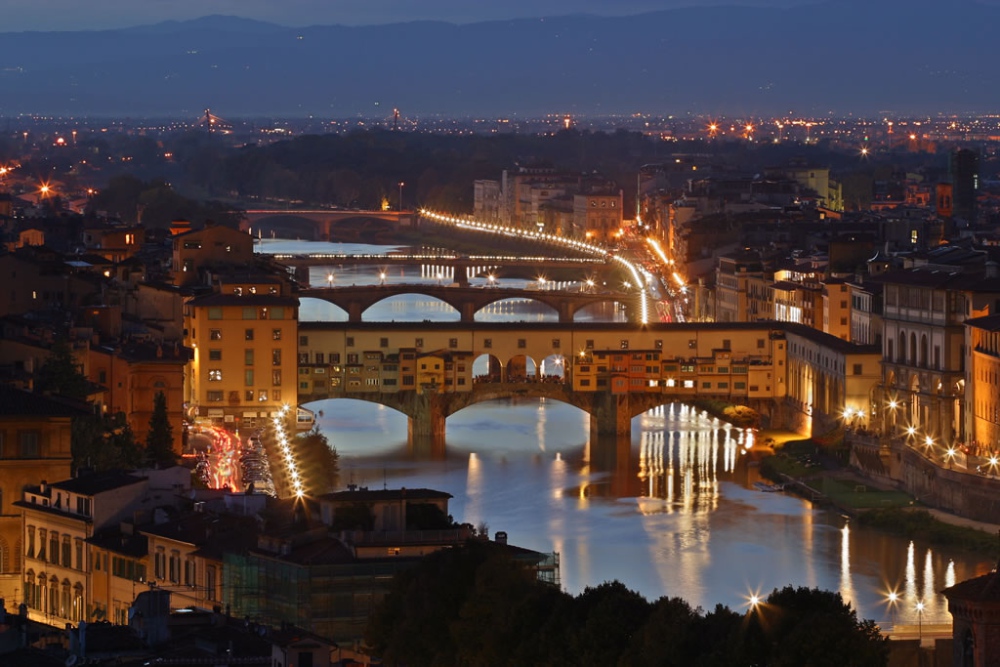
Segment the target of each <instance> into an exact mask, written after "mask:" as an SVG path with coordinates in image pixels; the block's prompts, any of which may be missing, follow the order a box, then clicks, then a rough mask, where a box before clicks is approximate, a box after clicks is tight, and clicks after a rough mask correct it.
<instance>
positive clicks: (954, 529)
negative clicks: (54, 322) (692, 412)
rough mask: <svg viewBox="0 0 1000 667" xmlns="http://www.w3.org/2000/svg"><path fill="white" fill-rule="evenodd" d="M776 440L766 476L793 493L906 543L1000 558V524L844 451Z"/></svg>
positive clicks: (764, 463) (767, 457)
mask: <svg viewBox="0 0 1000 667" xmlns="http://www.w3.org/2000/svg"><path fill="white" fill-rule="evenodd" d="M762 435H764V434H762ZM774 442H775V445H774V448H773V454H772V453H771V452H770V451H764V452H762V454H763V458H762V460H761V474H762V475H763V476H765V477H766V478H768V479H770V480H771V481H773V482H775V483H778V484H783V485H784V487H785V489H786V490H787V491H789V492H790V493H794V494H796V495H798V496H800V497H803V498H806V499H808V500H810V501H812V502H814V503H816V504H818V505H825V506H829V507H831V508H833V509H836V510H837V511H839V512H842V513H843V514H845V515H848V516H851V517H854V518H856V519H857V520H858V521H859V522H861V523H864V524H866V525H869V526H872V527H874V528H876V529H878V530H880V531H883V532H887V533H890V534H893V535H898V536H900V537H904V538H906V539H911V540H920V541H923V542H927V543H929V544H933V545H939V546H943V545H947V546H949V547H956V546H957V547H959V548H961V549H963V550H966V551H969V552H971V553H975V554H977V555H981V556H984V557H988V558H991V559H996V558H997V557H998V556H1000V553H998V552H1000V548H998V544H997V537H996V536H997V532H998V531H1000V523H989V522H984V521H975V520H972V519H966V518H964V517H960V516H957V515H955V514H951V513H949V512H946V511H944V510H941V509H937V508H933V507H929V506H926V505H924V504H922V503H921V502H920V501H919V500H918V499H917V498H914V497H913V496H911V495H909V494H907V493H906V492H904V491H902V490H900V489H899V488H897V487H895V486H894V485H893V484H892V483H890V482H887V481H884V480H878V479H872V478H869V477H866V476H864V475H862V474H861V473H859V472H858V471H856V470H853V469H852V468H850V467H849V466H847V465H846V464H845V463H844V462H843V461H842V458H843V457H842V455H840V454H839V452H835V451H831V450H830V449H829V448H824V447H823V446H821V445H819V444H817V443H816V442H814V441H812V440H801V439H799V440H795V439H791V438H789V439H785V440H784V442H780V443H779V442H778V441H777V440H775V441H774ZM768 449H770V448H768Z"/></svg>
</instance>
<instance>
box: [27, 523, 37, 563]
mask: <svg viewBox="0 0 1000 667" xmlns="http://www.w3.org/2000/svg"><path fill="white" fill-rule="evenodd" d="M26 555H27V557H28V558H34V557H35V527H34V526H28V550H27V553H26Z"/></svg>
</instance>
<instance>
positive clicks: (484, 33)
mask: <svg viewBox="0 0 1000 667" xmlns="http://www.w3.org/2000/svg"><path fill="white" fill-rule="evenodd" d="M998 26H1000V8H998V7H996V6H986V5H980V4H976V3H974V2H971V1H970V0H949V1H948V2H939V1H935V2H932V1H931V0H864V1H862V0H830V1H828V2H825V3H821V4H817V5H809V6H802V7H797V8H793V9H762V8H750V7H738V8H737V7H711V8H697V9H694V8H691V9H677V10H666V11H662V12H655V13H649V14H644V15H640V16H631V17H622V18H602V17H594V16H568V17H558V18H547V19H524V20H516V21H495V22H486V23H475V24H469V25H461V26H458V25H452V24H447V23H439V22H415V23H403V24H394V25H386V26H370V27H344V26H315V27H309V28H285V27H281V26H276V25H271V24H268V23H261V22H258V21H250V20H247V19H238V18H233V17H220V16H213V17H206V18H204V19H199V20H196V21H188V22H167V23H161V24H157V25H155V26H145V27H141V28H131V29H125V30H108V31H93V32H53V33H38V32H35V33H3V34H0V43H2V44H3V45H4V48H3V49H2V50H0V114H2V115H11V114H15V113H31V112H34V113H46V114H64V115H65V114H74V115H119V116H120V115H131V116H149V115H188V116H191V117H192V118H194V117H196V116H198V115H199V114H200V113H201V110H202V109H204V108H205V107H211V108H212V109H213V110H217V111H218V112H219V113H220V114H221V115H223V116H226V117H239V116H265V115H266V116H272V115H295V116H304V115H307V114H315V115H320V116H324V117H347V116H353V115H356V114H363V115H366V116H378V115H385V116H388V115H389V113H391V109H392V108H393V107H399V108H400V109H402V110H403V111H404V112H405V114H406V115H407V116H419V115H426V114H440V115H445V116H463V115H497V114H522V115H527V114H538V113H550V112H560V113H562V112H568V113H578V114H613V113H630V112H635V111H639V110H641V111H645V112H653V113H684V112H688V111H693V112H703V113H727V114H751V113H754V114H760V113H770V112H782V111H788V110H795V111H796V112H800V113H826V112H834V113H848V112H855V113H870V112H877V111H882V110H891V111H898V112H927V113H930V112H935V111H965V110H968V111H987V110H995V109H996V107H997V101H998V100H997V94H996V91H997V90H998V89H1000V86H998V85H997V84H998V83H1000V81H998V79H1000V74H998V71H997V68H996V65H995V63H996V62H997V55H1000V54H998V52H1000V46H998V44H1000V41H998V40H997V39H996V37H995V32H996V28H997V27H998Z"/></svg>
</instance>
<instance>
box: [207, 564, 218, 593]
mask: <svg viewBox="0 0 1000 667" xmlns="http://www.w3.org/2000/svg"><path fill="white" fill-rule="evenodd" d="M215 580H216V575H215V566H214V565H208V566H207V567H205V594H206V596H207V597H208V599H209V600H214V599H215V585H216V584H215Z"/></svg>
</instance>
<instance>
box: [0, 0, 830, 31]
mask: <svg viewBox="0 0 1000 667" xmlns="http://www.w3.org/2000/svg"><path fill="white" fill-rule="evenodd" d="M819 1H822V0H508V1H507V2H504V3H486V2H476V1H474V0H473V1H470V0H88V2H80V1H79V0H0V10H2V16H3V22H2V23H0V32H22V31H49V30H59V31H67V30H69V31H72V30H102V29H114V28H124V27H132V26H138V25H146V24H152V23H159V22H161V21H185V20H190V19H196V18H200V17H203V16H209V15H213V14H222V15H229V16H239V17H243V18H249V19H256V20H258V21H266V22H269V23H276V24H278V25H284V26H294V27H297V26H308V25H332V24H343V25H373V24H384V23H399V22H405V21H417V20H434V21H448V22H452V23H473V22H478V21H491V20H503V19H513V18H532V17H543V16H564V15H567V14H595V15H599V16H627V15H631V14H639V13H642V12H649V11H656V10H662V9H674V8H678V7H706V6H713V5H714V6H718V5H741V6H761V7H792V6H797V5H805V4H815V3H816V2H819Z"/></svg>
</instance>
